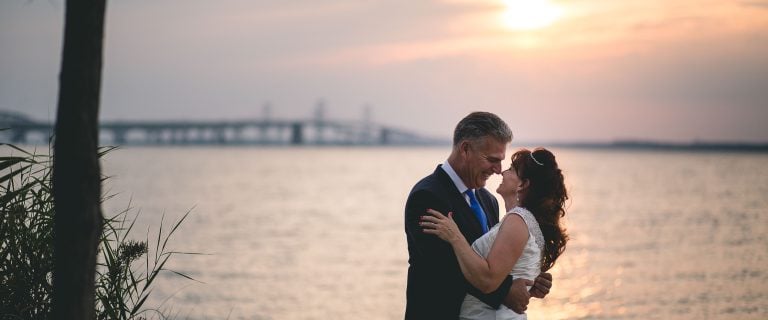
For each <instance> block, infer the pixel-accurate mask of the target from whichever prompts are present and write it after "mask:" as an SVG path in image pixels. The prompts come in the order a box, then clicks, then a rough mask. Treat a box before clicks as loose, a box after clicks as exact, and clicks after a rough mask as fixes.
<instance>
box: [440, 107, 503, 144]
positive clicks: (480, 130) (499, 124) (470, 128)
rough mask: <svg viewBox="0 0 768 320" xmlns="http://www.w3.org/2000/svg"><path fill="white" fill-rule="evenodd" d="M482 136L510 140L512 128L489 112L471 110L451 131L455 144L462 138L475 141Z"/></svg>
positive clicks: (500, 140)
mask: <svg viewBox="0 0 768 320" xmlns="http://www.w3.org/2000/svg"><path fill="white" fill-rule="evenodd" d="M484 137H491V138H494V139H496V140H497V141H499V142H503V143H509V142H511V141H512V130H510V129H509V127H508V126H507V124H506V123H505V122H504V120H501V118H499V116H497V115H495V114H493V113H490V112H481V111H476V112H472V113H470V114H469V115H467V116H466V117H464V119H461V121H459V123H458V124H457V125H456V129H455V130H454V131H453V145H454V146H457V145H458V144H459V143H461V141H463V140H469V141H472V142H476V141H478V140H480V139H482V138H484Z"/></svg>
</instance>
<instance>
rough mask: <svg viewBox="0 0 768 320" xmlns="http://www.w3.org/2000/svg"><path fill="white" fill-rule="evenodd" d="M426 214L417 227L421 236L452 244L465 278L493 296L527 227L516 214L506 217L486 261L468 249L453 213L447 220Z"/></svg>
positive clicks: (513, 260) (525, 236)
mask: <svg viewBox="0 0 768 320" xmlns="http://www.w3.org/2000/svg"><path fill="white" fill-rule="evenodd" d="M427 213H429V214H430V215H428V216H423V217H422V220H421V223H420V224H421V226H422V227H423V228H424V232H425V233H428V234H433V235H436V236H438V237H439V238H440V239H443V240H445V241H447V242H448V243H450V244H451V246H452V247H453V251H454V253H456V258H457V259H458V261H459V267H460V268H461V272H462V273H463V274H464V277H465V278H466V279H467V281H468V282H469V283H470V284H472V285H473V286H474V287H475V288H477V289H479V290H480V291H482V292H484V293H488V292H493V290H495V289H496V288H498V287H499V285H500V284H501V282H502V281H504V278H506V276H507V275H508V274H509V272H510V271H511V270H512V268H513V267H514V266H515V263H516V262H517V259H519V258H520V255H521V254H522V253H523V248H524V247H525V243H526V241H528V227H527V226H526V225H525V221H523V218H522V217H520V216H518V215H516V214H513V215H509V216H508V217H507V218H505V219H504V220H503V221H502V222H501V226H500V227H499V232H498V234H497V235H496V240H495V241H494V242H493V245H492V246H491V252H489V254H488V259H487V260H486V259H484V258H483V257H481V256H480V255H478V254H477V253H476V252H475V251H474V250H472V247H470V246H469V244H468V243H467V241H466V239H465V238H464V235H462V234H461V231H459V228H458V226H456V223H455V222H454V221H453V213H452V212H449V213H448V217H446V216H444V215H443V214H442V213H440V212H438V211H435V210H432V209H429V210H427Z"/></svg>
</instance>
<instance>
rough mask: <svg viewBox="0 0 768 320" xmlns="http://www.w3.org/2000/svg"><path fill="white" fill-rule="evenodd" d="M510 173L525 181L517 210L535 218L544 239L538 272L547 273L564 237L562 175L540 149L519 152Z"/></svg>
mask: <svg viewBox="0 0 768 320" xmlns="http://www.w3.org/2000/svg"><path fill="white" fill-rule="evenodd" d="M512 169H514V170H515V172H517V176H518V177H520V179H521V180H523V181H524V180H528V181H529V186H528V195H527V196H526V197H525V199H521V201H522V203H520V204H519V205H520V206H523V207H525V208H527V209H528V210H530V211H531V213H533V215H534V216H535V217H536V221H537V222H538V223H539V227H540V228H541V233H542V234H543V235H544V254H543V255H542V258H541V270H542V271H547V270H549V269H550V268H552V267H553V266H554V265H555V260H557V258H558V257H559V256H560V255H561V254H562V253H563V251H565V244H566V243H567V242H568V234H566V233H565V228H563V226H562V225H561V223H560V218H562V217H563V216H565V208H564V205H565V200H567V199H568V191H567V190H566V189H565V183H564V181H563V180H564V179H563V172H562V171H561V170H560V168H559V167H558V165H557V161H555V155H554V154H552V152H549V150H547V149H544V148H536V149H534V150H533V151H530V150H527V149H521V150H519V151H517V152H515V154H513V155H512Z"/></svg>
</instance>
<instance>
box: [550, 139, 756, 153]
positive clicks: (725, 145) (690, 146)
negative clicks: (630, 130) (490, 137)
mask: <svg viewBox="0 0 768 320" xmlns="http://www.w3.org/2000/svg"><path fill="white" fill-rule="evenodd" d="M546 145H548V146H552V147H561V148H581V149H607V150H610V149H616V150H659V151H732V152H768V143H746V142H730V143H729V142H693V143H668V142H654V141H641V140H638V141H615V142H611V143H551V144H546Z"/></svg>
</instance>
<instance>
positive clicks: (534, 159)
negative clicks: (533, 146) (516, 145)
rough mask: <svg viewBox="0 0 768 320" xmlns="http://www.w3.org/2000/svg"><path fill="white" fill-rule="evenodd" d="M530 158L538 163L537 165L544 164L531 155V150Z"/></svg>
mask: <svg viewBox="0 0 768 320" xmlns="http://www.w3.org/2000/svg"><path fill="white" fill-rule="evenodd" d="M531 159H533V162H536V164H538V165H540V166H542V167H543V166H544V164H543V163H541V162H539V160H536V158H535V157H534V156H533V152H531Z"/></svg>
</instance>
